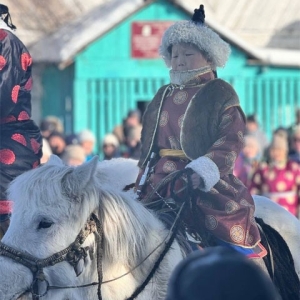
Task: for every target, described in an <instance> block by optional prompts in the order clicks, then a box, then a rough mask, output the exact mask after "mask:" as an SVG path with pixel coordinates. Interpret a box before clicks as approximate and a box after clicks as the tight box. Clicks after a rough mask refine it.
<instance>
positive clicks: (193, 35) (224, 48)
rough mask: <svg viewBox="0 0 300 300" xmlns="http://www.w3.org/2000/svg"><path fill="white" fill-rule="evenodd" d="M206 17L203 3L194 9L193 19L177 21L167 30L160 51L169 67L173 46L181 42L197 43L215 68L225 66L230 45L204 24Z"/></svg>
mask: <svg viewBox="0 0 300 300" xmlns="http://www.w3.org/2000/svg"><path fill="white" fill-rule="evenodd" d="M204 18H205V14H204V7H203V5H201V6H200V8H199V9H195V10H194V15H193V18H192V20H191V21H179V22H176V23H175V24H173V25H171V26H170V27H169V28H168V29H167V30H166V31H165V33H164V35H163V37H162V42H161V45H160V48H159V52H160V54H161V56H162V57H163V59H164V61H165V63H166V65H167V66H168V67H170V66H171V50H172V46H173V45H176V44H180V43H187V44H193V45H195V46H196V47H197V48H198V49H199V50H200V51H201V53H202V54H203V55H204V57H205V58H206V59H207V60H208V61H210V62H211V68H212V69H213V70H216V68H217V67H224V66H225V64H226V62H227V60H228V58H229V55H230V46H229V44H228V43H226V42H225V41H223V40H222V39H221V38H220V36H219V35H218V34H217V33H215V32H214V31H213V30H212V29H210V28H208V27H207V26H206V25H205V24H204Z"/></svg>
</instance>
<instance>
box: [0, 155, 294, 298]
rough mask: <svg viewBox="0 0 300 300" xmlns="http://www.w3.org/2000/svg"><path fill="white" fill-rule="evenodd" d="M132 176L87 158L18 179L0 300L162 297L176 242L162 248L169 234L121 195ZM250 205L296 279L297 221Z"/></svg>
mask: <svg viewBox="0 0 300 300" xmlns="http://www.w3.org/2000/svg"><path fill="white" fill-rule="evenodd" d="M137 172H138V168H137V166H136V161H133V160H125V159H116V160H112V161H105V162H100V163H98V162H97V159H94V160H92V161H91V162H89V163H86V164H84V165H82V166H79V167H77V168H72V167H67V166H65V165H63V164H62V162H61V161H60V160H59V159H58V158H57V157H55V156H52V157H51V159H50V161H49V162H48V163H47V164H46V165H44V166H41V167H39V168H37V169H35V170H32V171H29V172H26V173H24V174H23V175H21V176H19V177H18V178H17V179H16V180H15V181H14V182H13V183H12V185H11V187H10V194H9V196H10V199H12V200H13V201H14V202H15V209H14V213H13V216H12V219H11V225H10V227H9V229H8V231H7V233H6V234H5V236H4V237H3V239H2V243H3V244H2V245H1V247H0V252H2V254H3V255H2V256H0V265H1V268H0V278H1V280H0V299H1V300H2V299H3V300H14V299H20V300H21V299H22V300H27V299H32V298H34V299H38V295H40V296H41V295H43V299H44V300H49V299H57V300H67V299H68V300H71V299H72V300H73V299H74V300H77V299H78V300H79V299H80V300H81V299H87V300H95V299H101V298H100V296H99V295H101V296H102V299H103V300H118V299H120V300H125V299H133V298H131V296H132V295H134V296H135V295H136V294H138V293H139V292H140V293H139V294H138V296H137V298H136V299H139V300H149V299H155V300H156V299H157V300H160V299H164V298H165V294H166V287H167V282H168V279H169V276H170V274H171V272H172V270H173V268H174V267H175V266H176V265H177V263H178V262H179V261H180V260H181V259H182V258H183V253H182V251H181V250H180V247H179V245H178V243H177V242H176V241H174V242H173V243H172V246H171V247H170V248H169V250H168V249H166V243H167V241H168V240H169V238H170V234H169V231H168V230H167V229H166V228H165V226H164V225H163V224H162V222H161V221H159V220H158V218H157V217H156V216H155V214H153V213H151V212H149V211H148V210H147V209H146V208H145V207H144V206H143V205H142V204H141V203H139V202H138V201H136V200H133V199H132V198H133V195H132V194H131V193H128V192H127V193H125V192H122V189H123V188H124V186H125V185H128V184H130V183H132V182H134V180H135V178H136V176H137ZM255 201H256V216H257V217H259V218H262V219H263V220H264V221H265V222H266V223H267V224H269V225H270V226H271V227H273V228H275V229H276V230H277V231H278V232H279V233H280V234H281V235H282V236H283V238H284V239H285V241H286V243H287V244H288V246H289V248H290V250H291V253H292V256H293V259H294V262H295V269H296V272H297V274H298V276H299V277H300V259H299V250H300V239H299V236H300V222H299V221H298V220H297V219H296V218H295V217H293V216H292V215H291V214H289V213H288V212H286V211H285V210H284V209H283V208H281V207H280V206H279V205H277V204H275V203H273V202H271V201H270V200H269V199H267V198H264V197H255ZM92 213H94V215H93V220H92V221H91V222H87V220H89V218H90V216H91V215H92ZM95 224H96V226H95ZM102 228H103V230H102ZM96 229H97V230H96ZM102 231H103V234H101V233H102ZM78 234H79V236H78ZM75 240H76V243H75V244H74V243H73V242H74V241H75ZM69 245H72V247H69ZM73 248H75V250H74V251H75V252H74V251H71V249H73ZM164 250H165V251H164ZM166 250H168V251H166ZM76 251H77V252H76ZM68 252H70V253H71V254H67V253H68ZM165 252H166V255H165V256H164V257H163V254H164V253H165ZM55 253H56V254H57V255H54V254H55ZM74 256H75V259H74ZM76 258H77V259H76ZM160 261H161V263H160V264H159V262H160ZM52 264H53V265H52ZM158 264H159V267H158V268H157V269H156V268H154V269H153V266H157V265H158ZM36 267H39V268H40V271H38V272H35V271H36V270H35V268H36ZM155 269H156V270H155ZM149 275H151V276H149ZM152 275H153V276H152ZM99 281H100V282H102V284H101V290H100V292H99V294H97V293H98V291H97V290H98V289H97V286H98V282H99ZM47 285H48V287H47ZM32 293H33V294H37V296H34V297H32Z"/></svg>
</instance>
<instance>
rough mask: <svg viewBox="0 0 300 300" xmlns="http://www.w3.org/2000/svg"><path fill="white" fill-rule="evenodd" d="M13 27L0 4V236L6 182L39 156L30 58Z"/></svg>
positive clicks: (9, 205) (8, 204)
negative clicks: (32, 111) (33, 118)
mask: <svg viewBox="0 0 300 300" xmlns="http://www.w3.org/2000/svg"><path fill="white" fill-rule="evenodd" d="M15 29H16V27H15V26H14V25H13V24H12V21H11V17H10V14H9V10H8V7H7V6H5V5H2V4H0V238H1V235H2V234H3V233H4V232H5V231H6V230H7V228H8V226H9V219H10V216H11V213H12V210H13V202H12V200H11V199H8V197H7V188H8V185H9V183H10V182H11V181H12V180H13V179H14V178H16V177H17V176H18V175H20V174H22V173H23V172H26V171H28V170H30V169H33V168H36V167H37V166H38V165H39V164H40V158H41V156H42V150H41V149H42V136H41V133H40V130H39V128H38V126H37V125H36V124H35V123H34V121H33V120H32V119H31V87H32V76H31V67H32V58H31V56H30V54H29V52H28V50H27V48H26V47H25V46H24V44H23V43H22V42H21V41H20V40H19V39H18V37H17V36H16V35H15V34H14V33H13V31H14V30H15Z"/></svg>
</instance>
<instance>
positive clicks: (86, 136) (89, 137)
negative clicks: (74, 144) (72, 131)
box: [78, 129, 96, 143]
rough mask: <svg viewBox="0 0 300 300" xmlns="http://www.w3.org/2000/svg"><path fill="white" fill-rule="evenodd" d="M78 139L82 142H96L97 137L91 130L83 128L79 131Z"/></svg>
mask: <svg viewBox="0 0 300 300" xmlns="http://www.w3.org/2000/svg"><path fill="white" fill-rule="evenodd" d="M78 141H79V143H82V142H84V141H91V142H94V143H95V142H96V137H95V135H94V134H93V132H92V131H91V130H89V129H85V130H82V131H80V132H79V134H78Z"/></svg>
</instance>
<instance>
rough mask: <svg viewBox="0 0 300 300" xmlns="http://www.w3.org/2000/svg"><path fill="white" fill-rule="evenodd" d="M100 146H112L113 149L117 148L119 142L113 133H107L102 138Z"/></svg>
mask: <svg viewBox="0 0 300 300" xmlns="http://www.w3.org/2000/svg"><path fill="white" fill-rule="evenodd" d="M102 145H103V146H104V145H113V146H114V147H115V148H117V147H119V141H118V139H117V137H116V136H115V135H114V134H113V133H108V134H106V135H105V136H104V138H103V141H102Z"/></svg>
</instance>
